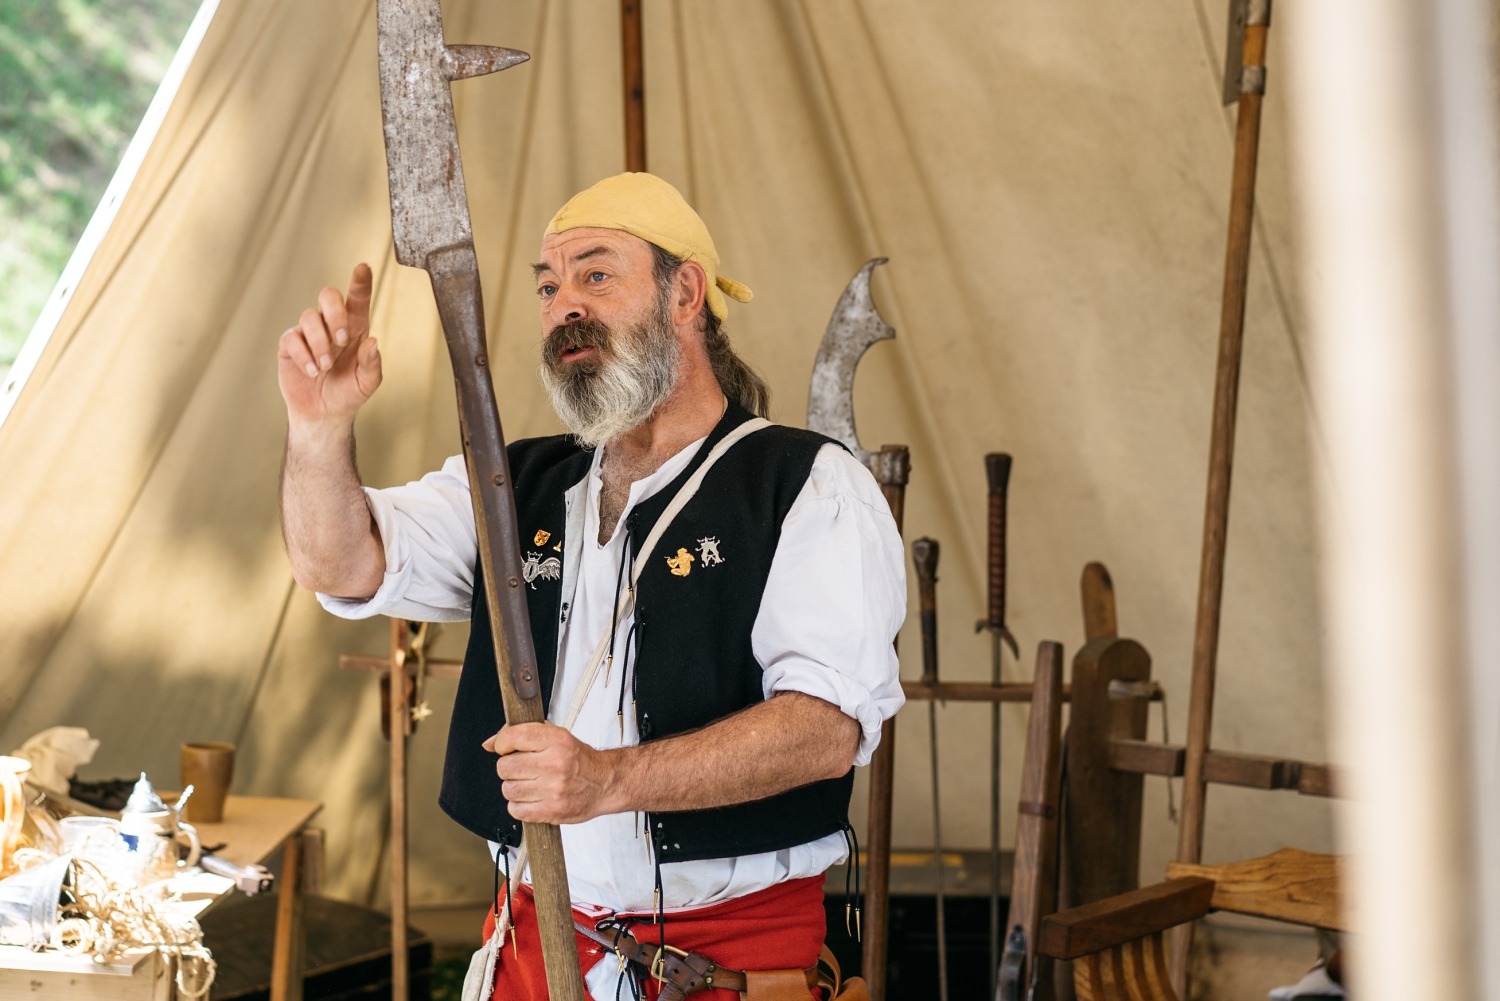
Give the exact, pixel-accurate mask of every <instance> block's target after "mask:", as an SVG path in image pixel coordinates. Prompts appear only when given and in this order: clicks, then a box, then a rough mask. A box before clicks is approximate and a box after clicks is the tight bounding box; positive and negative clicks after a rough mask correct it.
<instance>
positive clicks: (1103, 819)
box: [1061, 638, 1151, 907]
mask: <svg viewBox="0 0 1500 1001" xmlns="http://www.w3.org/2000/svg"><path fill="white" fill-rule="evenodd" d="M1150 677H1151V657H1150V655H1149V654H1147V652H1146V650H1145V648H1144V647H1142V646H1141V645H1140V644H1139V643H1137V642H1135V641H1134V640H1129V639H1110V638H1103V639H1097V640H1093V641H1091V642H1089V643H1088V644H1086V645H1085V646H1084V647H1083V649H1082V650H1080V651H1078V653H1077V655H1076V656H1075V657H1074V658H1073V684H1072V689H1071V693H1072V704H1071V708H1070V715H1069V721H1068V736H1067V741H1068V751H1067V756H1068V788H1067V792H1066V798H1067V816H1068V823H1067V824H1066V825H1064V831H1063V839H1064V844H1063V857H1062V869H1063V881H1062V882H1063V896H1062V899H1061V904H1062V906H1065V907H1067V906H1072V905H1075V904H1085V903H1089V902H1091V901H1094V900H1102V899H1104V898H1105V897H1110V896H1113V895H1115V894H1117V893H1122V892H1124V891H1126V890H1133V889H1135V888H1136V887H1137V886H1139V885H1140V879H1139V866H1140V848H1141V796H1142V790H1143V788H1144V781H1145V780H1144V778H1143V777H1142V776H1140V775H1132V774H1129V773H1127V772H1122V771H1119V770H1117V769H1115V768H1112V767H1110V759H1109V747H1110V743H1111V742H1112V741H1114V740H1118V739H1132V740H1141V739H1142V738H1144V737H1145V736H1146V722H1147V720H1146V715H1147V709H1148V703H1147V702H1146V700H1144V699H1116V698H1111V697H1110V695H1109V685H1110V682H1112V681H1148V680H1150Z"/></svg>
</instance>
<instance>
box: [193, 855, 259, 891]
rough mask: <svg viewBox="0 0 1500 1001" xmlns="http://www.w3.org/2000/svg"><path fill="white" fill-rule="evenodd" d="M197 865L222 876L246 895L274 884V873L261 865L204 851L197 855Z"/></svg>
mask: <svg viewBox="0 0 1500 1001" xmlns="http://www.w3.org/2000/svg"><path fill="white" fill-rule="evenodd" d="M198 867H199V868H200V869H202V870H203V871H204V872H211V873H213V874H214V875H215V876H223V877H224V878H225V879H227V880H230V881H231V882H233V883H234V887H235V889H237V890H239V891H240V892H241V893H243V894H244V895H245V896H247V897H253V896H255V895H256V894H257V893H265V892H266V891H267V890H269V889H271V887H273V886H275V885H276V874H275V873H273V872H272V871H271V870H270V869H267V868H266V867H265V866H263V865H240V864H239V863H238V862H231V861H229V860H228V859H227V858H223V857H221V856H218V855H215V854H214V853H213V852H210V851H205V852H204V853H203V854H202V855H199V856H198Z"/></svg>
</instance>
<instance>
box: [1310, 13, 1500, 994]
mask: <svg viewBox="0 0 1500 1001" xmlns="http://www.w3.org/2000/svg"><path fill="white" fill-rule="evenodd" d="M1484 8H1485V4H1484V3H1483V2H1482V0H1454V2H1452V3H1446V4H1441V5H1439V4H1414V3H1411V2H1410V0H1360V2H1357V3H1356V2H1342V3H1341V2H1334V0H1326V2H1320V3H1316V4H1303V5H1297V6H1296V9H1295V11H1293V10H1288V11H1287V14H1288V15H1290V16H1289V17H1288V18H1287V21H1288V22H1294V23H1288V24H1287V26H1286V31H1285V33H1284V36H1283V37H1285V38H1286V39H1287V43H1288V48H1289V49H1290V50H1291V51H1290V62H1289V66H1288V69H1289V76H1290V77H1291V80H1292V84H1291V85H1292V86H1294V87H1295V91H1296V94H1297V97H1296V100H1295V101H1292V102H1289V103H1290V104H1291V106H1292V108H1293V114H1294V116H1295V120H1294V123H1293V124H1294V129H1295V131H1294V142H1295V146H1296V148H1295V156H1296V165H1295V169H1296V172H1297V178H1298V182H1299V184H1300V188H1301V197H1300V199H1299V201H1300V205H1301V211H1302V213H1303V220H1302V222H1303V231H1304V235H1305V248H1306V250H1305V254H1304V257H1303V261H1302V267H1303V279H1304V286H1305V289H1306V294H1307V302H1308V304H1309V313H1310V315H1309V319H1310V321H1311V325H1312V330H1313V337H1314V344H1315V348H1314V368H1315V374H1314V382H1313V387H1314V397H1315V399H1316V400H1317V401H1318V405H1319V411H1320V413H1319V416H1320V419H1321V421H1322V426H1323V431H1324V441H1325V443H1326V448H1327V451H1326V456H1325V457H1324V462H1323V464H1322V468H1321V469H1320V470H1319V472H1320V474H1321V483H1320V487H1321V517H1322V523H1323V525H1322V527H1323V536H1324V539H1325V540H1326V541H1325V557H1326V559H1325V565H1324V571H1323V594H1324V599H1323V600H1324V607H1325V610H1326V615H1327V623H1328V640H1327V646H1328V658H1329V671H1330V676H1329V680H1330V684H1329V689H1330V693H1331V699H1330V703H1331V706H1332V710H1331V716H1332V722H1333V745H1332V746H1333V747H1334V749H1335V756H1336V758H1337V760H1339V761H1341V762H1342V763H1343V764H1345V765H1346V766H1347V771H1346V774H1347V775H1348V784H1347V786H1346V793H1347V795H1348V796H1349V800H1348V804H1347V806H1346V808H1344V809H1343V810H1342V812H1341V815H1340V827H1341V831H1340V840H1341V848H1342V849H1343V850H1344V851H1346V852H1348V853H1350V855H1351V868H1350V870H1349V871H1350V873H1351V877H1352V878H1351V879H1350V885H1349V893H1348V894H1347V897H1346V900H1347V901H1348V905H1349V906H1350V907H1352V909H1353V910H1352V913H1353V918H1354V922H1355V927H1356V929H1357V930H1358V932H1359V935H1358V938H1357V939H1356V940H1355V946H1354V948H1353V950H1352V951H1351V956H1350V960H1351V963H1352V967H1353V977H1354V979H1355V985H1354V991H1355V992H1356V993H1357V994H1358V995H1359V996H1361V997H1364V998H1368V999H1372V1001H1378V999H1386V998H1390V999H1396V998H1402V999H1406V998H1413V997H1493V996H1495V992H1496V990H1500V979H1497V977H1496V975H1495V960H1494V959H1493V958H1492V955H1491V956H1489V957H1487V956H1486V953H1490V954H1493V953H1494V952H1495V950H1494V949H1492V948H1491V949H1486V948H1484V943H1485V942H1493V941H1494V940H1495V938H1496V936H1495V934H1494V929H1495V923H1494V908H1495V906H1496V904H1495V901H1496V896H1497V894H1496V893H1495V891H1494V886H1495V859H1494V853H1495V850H1496V849H1495V844H1496V837H1495V834H1496V825H1495V812H1496V796H1497V792H1496V784H1495V776H1494V770H1495V764H1496V763H1495V760H1494V755H1493V753H1489V752H1486V754H1484V755H1480V754H1478V753H1476V752H1477V750H1478V748H1479V744H1478V743H1477V740H1478V739H1479V735H1482V734H1484V733H1489V734H1490V735H1491V736H1490V737H1488V738H1484V739H1488V740H1489V741H1490V742H1491V744H1490V746H1491V748H1492V747H1493V740H1494V738H1493V732H1494V730H1495V726H1494V722H1495V704H1496V703H1495V691H1494V682H1493V681H1489V680H1487V679H1483V675H1482V673H1481V667H1482V665H1480V664H1479V663H1478V661H1479V659H1480V657H1481V656H1483V655H1484V654H1486V653H1489V652H1492V651H1494V650H1495V649H1496V641H1495V639H1494V637H1493V636H1492V635H1491V634H1492V633H1493V632H1494V631H1495V627H1494V625H1493V623H1494V622H1495V620H1496V619H1497V617H1500V616H1497V614H1496V612H1497V609H1500V586H1497V584H1496V581H1495V574H1496V568H1497V567H1500V540H1497V532H1496V528H1495V527H1494V522H1495V520H1496V512H1497V511H1500V503H1497V501H1496V497H1497V495H1500V489H1497V487H1496V482H1495V481H1496V473H1497V464H1500V414H1497V411H1496V404H1495V403H1494V399H1495V397H1496V396H1497V395H1500V394H1497V387H1500V358H1497V341H1500V323H1497V319H1496V318H1497V317H1500V300H1497V293H1496V288H1495V286H1496V282H1495V281H1494V275H1495V274H1497V273H1500V250H1497V238H1496V232H1497V230H1500V223H1497V212H1496V186H1497V182H1496V177H1497V172H1496V158H1495V155H1494V149H1493V139H1494V129H1495V124H1496V117H1495V108H1494V102H1493V94H1492V91H1491V85H1490V82H1489V70H1488V64H1489V61H1490V59H1491V52H1490V49H1489V46H1490V45H1491V44H1492V42H1491V40H1492V38H1493V35H1492V32H1491V31H1490V29H1489V26H1488V24H1487V22H1486V17H1487V12H1486V11H1485V9H1484ZM1481 505H1482V507H1481ZM1485 619H1488V620H1489V621H1490V623H1492V624H1491V625H1486V624H1485V623H1484V621H1483V620H1485ZM1478 719H1483V720H1487V723H1486V725H1485V726H1484V727H1483V728H1482V729H1481V728H1476V727H1475V725H1474V724H1475V721H1476V720H1478ZM1486 891H1487V892H1486Z"/></svg>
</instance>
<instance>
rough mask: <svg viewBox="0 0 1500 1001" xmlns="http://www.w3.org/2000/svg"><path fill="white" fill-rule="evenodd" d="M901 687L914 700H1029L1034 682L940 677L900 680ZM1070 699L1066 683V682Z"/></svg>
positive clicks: (910, 699)
mask: <svg viewBox="0 0 1500 1001" xmlns="http://www.w3.org/2000/svg"><path fill="white" fill-rule="evenodd" d="M901 691H902V692H903V693H905V695H906V698H907V700H908V701H911V702H934V701H936V702H1030V701H1031V686H1030V685H1029V684H1024V683H1022V682H1018V681H1012V682H1006V683H1005V684H1003V685H1000V686H999V687H996V686H995V685H991V684H987V683H985V682H981V681H940V682H938V683H937V684H935V685H929V684H923V683H922V682H920V681H903V682H901ZM1062 698H1063V701H1065V702H1066V701H1067V698H1068V692H1067V686H1066V685H1064V686H1063V694H1062Z"/></svg>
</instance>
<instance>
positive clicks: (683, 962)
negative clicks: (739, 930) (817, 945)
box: [573, 921, 820, 1001]
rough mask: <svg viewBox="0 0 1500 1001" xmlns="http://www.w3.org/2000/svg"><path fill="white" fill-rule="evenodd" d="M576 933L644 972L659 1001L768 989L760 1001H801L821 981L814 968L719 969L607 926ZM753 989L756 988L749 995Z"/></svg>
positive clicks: (577, 925) (757, 992)
mask: <svg viewBox="0 0 1500 1001" xmlns="http://www.w3.org/2000/svg"><path fill="white" fill-rule="evenodd" d="M573 924H574V927H575V928H577V929H578V933H579V934H580V935H582V936H584V937H585V938H587V939H589V940H590V941H593V942H597V943H598V944H599V945H602V946H603V947H604V948H606V949H608V950H609V951H610V952H612V953H614V954H615V955H617V956H619V957H620V959H621V960H622V961H628V962H631V963H635V964H636V965H637V966H640V967H642V968H644V969H645V970H646V972H647V973H648V974H650V975H651V977H652V978H653V979H655V980H657V981H659V982H660V983H661V985H662V992H661V1001H682V999H683V998H685V997H687V996H688V995H689V994H696V993H697V992H699V991H706V990H709V989H711V988H715V987H717V988H719V989H721V990H730V991H737V992H739V993H740V994H746V993H751V995H752V1001H753V998H754V996H756V995H762V990H761V989H767V988H768V989H769V990H767V991H766V993H765V994H764V995H762V996H765V997H768V998H775V999H780V998H786V999H789V1001H790V999H793V998H797V997H798V995H797V994H794V993H789V989H790V990H795V991H800V992H801V994H800V997H806V996H807V992H810V991H811V990H812V989H813V988H815V987H817V986H818V984H819V982H820V977H819V973H818V967H817V966H816V965H815V966H812V967H810V968H809V969H806V970H766V971H752V972H750V973H745V972H742V971H740V970H731V969H729V968H728V967H724V966H720V965H719V964H718V963H715V962H714V961H713V960H712V959H709V958H708V957H707V956H705V955H703V953H701V952H684V951H683V950H682V949H678V948H676V947H674V946H670V945H667V946H659V945H646V944H644V943H642V942H640V941H639V940H638V939H636V938H635V936H633V935H631V934H630V933H629V932H628V931H626V930H625V929H623V928H620V927H617V926H615V925H611V924H609V923H608V922H607V921H606V922H602V923H601V924H602V925H603V927H602V928H594V927H592V926H590V925H587V924H584V923H583V922H581V921H575V922H574V923H573ZM752 988H758V989H756V990H753V991H752Z"/></svg>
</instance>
